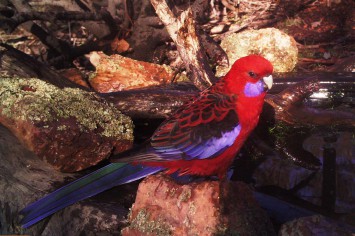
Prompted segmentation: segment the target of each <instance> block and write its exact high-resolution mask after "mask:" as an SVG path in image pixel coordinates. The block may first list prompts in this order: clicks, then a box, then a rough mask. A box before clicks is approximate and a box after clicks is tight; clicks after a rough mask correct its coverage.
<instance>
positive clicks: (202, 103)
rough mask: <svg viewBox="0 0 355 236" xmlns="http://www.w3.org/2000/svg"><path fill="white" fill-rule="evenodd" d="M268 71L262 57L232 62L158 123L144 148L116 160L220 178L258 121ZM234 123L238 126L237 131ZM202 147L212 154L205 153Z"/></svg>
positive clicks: (266, 62) (170, 171) (270, 68)
mask: <svg viewBox="0 0 355 236" xmlns="http://www.w3.org/2000/svg"><path fill="white" fill-rule="evenodd" d="M272 70H273V68H272V65H271V63H270V62H269V61H267V60H266V59H264V58H263V57H261V56H257V55H251V56H247V57H244V58H241V59H239V60H237V61H236V62H235V63H234V65H233V66H232V68H231V70H230V71H229V72H228V74H227V75H226V76H225V77H224V78H222V79H221V80H220V81H219V82H217V83H216V84H215V85H213V86H211V87H210V88H208V89H206V90H205V91H203V92H201V93H200V95H199V96H198V97H197V98H196V99H195V100H193V101H191V102H189V103H187V104H185V105H183V106H182V107H181V108H180V109H178V110H177V111H176V112H175V113H174V114H173V115H172V116H171V117H170V118H168V119H167V120H166V121H165V122H163V124H161V126H160V127H159V128H158V129H157V130H156V131H155V133H154V134H153V136H152V138H151V139H150V141H149V142H148V143H147V146H145V147H144V148H140V149H139V150H138V151H137V152H136V153H135V154H133V155H130V156H129V157H128V158H127V157H126V158H123V159H117V160H115V161H118V162H121V161H122V162H134V163H140V164H143V165H147V166H159V167H164V168H166V169H167V170H166V172H167V173H168V174H170V173H173V172H179V174H180V175H185V174H191V175H201V176H213V175H217V176H218V177H219V178H223V177H224V176H225V175H226V172H227V170H228V168H229V166H230V164H231V163H232V161H233V158H234V157H235V155H236V154H237V153H238V151H239V150H240V148H241V146H242V145H243V143H244V141H245V140H246V139H247V137H248V136H249V134H250V133H251V131H252V130H253V129H254V128H255V126H256V125H257V123H258V120H259V116H260V113H261V111H262V106H263V102H264V97H265V91H264V88H259V87H260V86H259V84H260V81H262V79H263V78H264V77H266V76H269V75H271V73H272ZM258 83H259V84H258ZM247 84H248V86H249V87H250V89H249V90H248V89H246V85H247ZM258 86H259V87H258ZM259 90H260V91H259ZM237 125H240V127H241V129H240V130H237V131H238V134H236V133H237V131H236V129H234V128H235V127H236V126H237ZM232 138H233V140H232V143H230V141H231V140H230V139H232ZM223 142H227V143H228V144H223ZM213 145H215V147H213ZM206 148H209V150H211V155H208V154H205V152H204V150H203V149H206Z"/></svg>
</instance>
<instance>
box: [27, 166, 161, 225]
mask: <svg viewBox="0 0 355 236" xmlns="http://www.w3.org/2000/svg"><path fill="white" fill-rule="evenodd" d="M162 169H163V168H160V167H145V166H142V165H130V164H126V163H112V164H109V165H107V166H104V167H103V168H101V169H99V170H97V171H95V172H93V173H90V174H89V175H86V176H84V177H82V178H80V179H78V180H76V181H74V182H72V183H70V184H68V185H66V186H64V187H62V188H60V189H58V190H56V191H54V192H52V193H50V194H48V195H47V196H45V197H44V198H41V199H40V200H38V201H36V202H34V203H32V204H30V205H29V206H27V207H26V208H25V209H23V210H22V211H21V212H20V213H21V214H22V215H24V217H23V219H22V220H21V224H22V226H23V227H25V228H28V227H30V226H31V225H33V224H35V223H37V222H38V221H40V220H42V219H44V218H45V217H47V216H49V215H51V214H53V213H55V212H56V211H59V210H60V209H63V208H65V207H67V206H69V205H71V204H73V203H75V202H77V201H80V200H83V199H86V198H89V197H91V196H94V195H96V194H98V193H100V192H103V191H105V190H108V189H110V188H112V187H115V186H117V185H121V184H125V183H130V182H133V181H135V180H138V179H141V178H144V177H145V176H148V175H151V174H154V173H156V172H158V171H160V170H162Z"/></svg>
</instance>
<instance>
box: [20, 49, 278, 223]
mask: <svg viewBox="0 0 355 236" xmlns="http://www.w3.org/2000/svg"><path fill="white" fill-rule="evenodd" d="M272 72H273V66H272V64H271V63H270V62H269V61H268V60H267V59H265V58H264V57H262V56H260V55H248V56H245V57H241V58H239V59H238V60H236V61H235V63H234V64H233V65H232V67H231V69H230V70H229V72H228V73H227V74H226V75H225V76H224V77H222V78H221V79H220V80H218V81H217V82H216V83H215V84H213V85H212V86H210V87H209V88H207V89H205V90H203V91H201V92H200V93H199V95H197V96H196V97H195V98H194V99H192V100H191V101H189V102H187V103H185V104H184V105H182V106H181V107H180V108H178V109H177V110H176V111H175V112H174V113H173V114H172V115H171V116H170V117H169V118H167V119H166V120H165V121H163V122H162V124H160V126H159V127H158V128H157V129H156V130H155V132H154V133H153V135H152V136H151V137H150V139H148V140H147V141H146V142H144V143H142V144H141V145H140V146H138V147H136V148H133V149H131V150H128V151H125V152H123V153H120V154H116V155H113V157H111V160H110V161H111V163H110V164H108V165H106V166H104V167H102V168H100V169H98V170H96V171H94V172H92V173H90V174H88V175H86V176H83V177H81V178H79V179H77V180H75V181H74V182H72V183H69V184H68V185H65V186H64V187H61V188H59V189H58V190H56V191H54V192H52V193H50V194H48V195H47V196H45V197H43V198H41V199H39V200H37V201H36V202H34V203H32V204H30V205H28V206H27V207H25V208H24V209H23V210H22V211H21V212H20V214H21V215H22V216H23V218H22V220H21V224H22V226H23V227H24V228H28V227H30V226H32V225H33V224H36V223H37V222H39V221H40V220H42V219H44V218H46V217H48V216H50V215H52V214H53V213H55V212H57V211H59V210H61V209H63V208H65V207H67V206H69V205H71V204H74V203H76V202H78V201H80V200H83V199H86V198H89V197H91V196H94V195H96V194H98V193H100V192H103V191H105V190H108V189H110V188H113V187H115V186H118V185H122V184H126V183H130V182H132V181H135V180H138V179H142V178H144V177H146V176H148V175H152V174H155V173H157V172H164V173H165V174H168V175H169V174H176V173H177V175H178V176H189V175H190V176H199V177H211V176H215V177H217V178H219V179H220V180H223V179H225V178H226V175H227V172H228V170H229V168H230V166H231V164H232V162H233V159H234V157H235V156H236V155H237V154H238V152H239V150H240V149H241V147H242V145H243V143H244V142H245V140H246V139H247V138H248V136H249V135H250V133H251V132H252V131H253V129H254V128H255V127H256V125H257V123H258V121H259V116H260V114H261V111H262V107H263V103H264V97H265V95H266V92H267V90H268V89H270V88H271V87H272V83H273V78H272Z"/></svg>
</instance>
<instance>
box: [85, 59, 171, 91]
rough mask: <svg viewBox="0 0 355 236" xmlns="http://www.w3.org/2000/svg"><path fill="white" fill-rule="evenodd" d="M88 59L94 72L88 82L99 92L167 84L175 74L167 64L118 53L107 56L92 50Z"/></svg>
mask: <svg viewBox="0 0 355 236" xmlns="http://www.w3.org/2000/svg"><path fill="white" fill-rule="evenodd" d="M90 61H91V63H92V64H93V65H94V66H95V67H96V73H95V75H94V76H93V77H92V78H90V80H89V82H90V85H91V86H92V87H93V88H94V89H95V90H96V91H98V92H100V93H109V92H116V91H121V90H128V89H135V88H141V87H147V86H154V85H163V84H168V83H170V82H171V81H172V80H173V78H174V75H175V74H174V71H173V70H172V69H171V68H170V67H169V66H161V65H156V64H153V63H148V62H143V61H136V60H133V59H130V58H127V57H123V56H120V55H118V54H115V55H111V56H107V55H105V54H103V53H102V52H92V53H91V54H90Z"/></svg>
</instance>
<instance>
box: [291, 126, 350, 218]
mask: <svg viewBox="0 0 355 236" xmlns="http://www.w3.org/2000/svg"><path fill="white" fill-rule="evenodd" d="M354 143H355V138H354V133H353V132H338V133H337V141H336V142H335V143H334V148H335V151H336V187H335V188H336V202H335V209H334V210H335V212H337V213H349V212H354V211H355V198H354V196H355V155H354ZM323 145H324V137H323V136H322V135H316V134H315V135H312V136H310V137H309V138H307V139H306V140H305V141H304V144H303V146H304V148H305V149H306V150H307V151H309V152H311V153H312V154H313V155H314V156H316V157H318V158H319V159H320V160H321V161H322V162H323ZM322 183H323V173H322V172H319V173H317V174H316V176H315V177H314V178H313V179H312V180H311V181H310V182H309V183H308V185H307V186H305V187H304V188H302V189H300V190H299V191H297V195H298V196H299V197H301V198H303V199H305V200H307V201H310V202H312V203H314V204H317V205H321V204H322Z"/></svg>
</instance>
